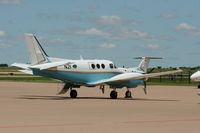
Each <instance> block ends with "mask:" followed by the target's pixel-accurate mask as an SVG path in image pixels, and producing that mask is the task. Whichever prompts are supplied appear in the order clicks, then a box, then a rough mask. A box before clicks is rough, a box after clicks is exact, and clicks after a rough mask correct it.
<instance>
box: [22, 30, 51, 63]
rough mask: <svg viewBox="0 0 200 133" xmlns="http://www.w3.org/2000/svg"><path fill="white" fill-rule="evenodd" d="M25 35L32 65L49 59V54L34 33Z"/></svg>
mask: <svg viewBox="0 0 200 133" xmlns="http://www.w3.org/2000/svg"><path fill="white" fill-rule="evenodd" d="M24 37H25V40H26V44H27V48H28V54H29V60H30V63H31V65H36V64H41V63H43V62H46V61H49V60H48V55H47V54H46V53H45V51H44V49H43V48H42V46H41V45H40V43H39V41H38V40H37V38H36V37H35V36H34V35H33V34H24Z"/></svg>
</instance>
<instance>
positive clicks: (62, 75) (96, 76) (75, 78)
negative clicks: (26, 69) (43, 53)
mask: <svg viewBox="0 0 200 133" xmlns="http://www.w3.org/2000/svg"><path fill="white" fill-rule="evenodd" d="M33 74H34V75H39V76H43V77H47V78H53V79H58V80H61V81H63V82H73V83H76V84H87V83H89V82H96V81H100V80H103V79H109V78H111V77H113V76H116V75H118V73H78V72H63V71H51V70H39V69H33ZM107 84H108V85H112V86H115V87H116V88H122V87H128V88H136V87H137V86H138V85H139V84H143V80H129V81H123V82H110V83H107Z"/></svg>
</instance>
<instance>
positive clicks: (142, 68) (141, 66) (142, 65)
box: [135, 57, 163, 73]
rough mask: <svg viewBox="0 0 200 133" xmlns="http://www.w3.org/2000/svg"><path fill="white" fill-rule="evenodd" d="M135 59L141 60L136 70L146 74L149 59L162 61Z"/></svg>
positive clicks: (144, 58) (147, 58) (145, 58)
mask: <svg viewBox="0 0 200 133" xmlns="http://www.w3.org/2000/svg"><path fill="white" fill-rule="evenodd" d="M135 59H142V61H141V62H140V64H139V66H138V68H137V70H139V71H143V72H145V73H146V72H147V69H148V66H149V62H150V60H151V59H163V58H160V57H137V58H135Z"/></svg>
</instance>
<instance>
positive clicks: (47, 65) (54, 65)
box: [30, 61, 71, 70]
mask: <svg viewBox="0 0 200 133" xmlns="http://www.w3.org/2000/svg"><path fill="white" fill-rule="evenodd" d="M65 64H71V62H68V61H59V62H51V63H45V64H39V65H34V66H30V68H37V69H40V70H44V69H49V68H53V67H58V66H61V65H65Z"/></svg>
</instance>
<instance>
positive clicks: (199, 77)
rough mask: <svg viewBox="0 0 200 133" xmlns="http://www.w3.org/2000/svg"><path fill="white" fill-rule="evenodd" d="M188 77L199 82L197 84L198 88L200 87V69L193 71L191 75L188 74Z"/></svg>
mask: <svg viewBox="0 0 200 133" xmlns="http://www.w3.org/2000/svg"><path fill="white" fill-rule="evenodd" d="M190 79H191V80H192V81H194V82H199V85H198V88H200V71H197V72H195V73H193V74H192V75H191V76H190Z"/></svg>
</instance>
